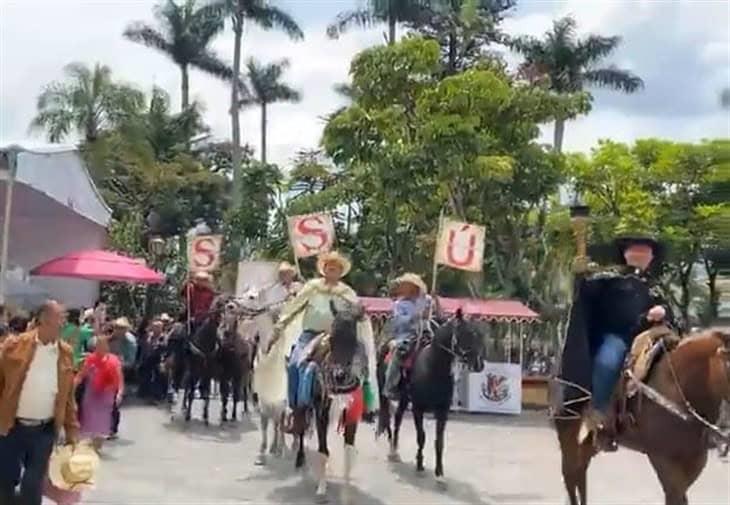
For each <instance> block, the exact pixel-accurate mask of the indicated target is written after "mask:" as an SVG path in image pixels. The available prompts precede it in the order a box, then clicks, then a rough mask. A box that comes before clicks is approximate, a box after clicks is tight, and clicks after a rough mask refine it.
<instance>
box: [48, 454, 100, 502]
mask: <svg viewBox="0 0 730 505" xmlns="http://www.w3.org/2000/svg"><path fill="white" fill-rule="evenodd" d="M98 469H99V455H98V454H97V453H96V451H95V450H94V449H93V448H92V447H91V446H90V445H89V444H88V443H82V444H79V445H77V446H76V447H75V448H74V447H72V446H70V445H65V446H61V447H56V448H55V449H54V450H53V453H51V459H50V460H49V462H48V479H49V480H50V481H51V484H53V485H54V486H55V487H57V488H58V489H63V490H66V491H83V490H86V489H93V487H94V484H95V483H96V474H97V472H98Z"/></svg>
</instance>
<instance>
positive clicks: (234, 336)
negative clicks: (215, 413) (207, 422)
mask: <svg viewBox="0 0 730 505" xmlns="http://www.w3.org/2000/svg"><path fill="white" fill-rule="evenodd" d="M239 314H240V307H239V306H238V304H237V303H236V301H235V300H234V299H232V298H231V299H229V300H228V301H227V302H226V305H225V309H224V314H223V318H222V319H221V325H220V328H219V330H218V332H219V341H220V346H219V348H218V355H217V362H218V370H217V374H216V375H217V377H218V379H219V382H220V388H221V422H223V423H224V422H227V421H228V399H229V398H230V397H232V400H233V406H232V410H231V420H233V421H236V420H237V418H238V413H237V409H238V402H239V401H243V411H244V413H248V392H249V384H250V376H251V369H252V366H253V356H254V343H253V342H252V341H250V340H249V339H248V338H246V337H245V336H244V335H242V334H241V332H239V330H238V323H239Z"/></svg>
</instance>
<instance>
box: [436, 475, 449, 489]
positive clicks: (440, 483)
mask: <svg viewBox="0 0 730 505" xmlns="http://www.w3.org/2000/svg"><path fill="white" fill-rule="evenodd" d="M436 487H437V488H438V489H439V490H441V491H446V489H447V488H448V487H449V486H448V485H447V484H446V478H445V477H444V476H443V475H441V476H437V477H436Z"/></svg>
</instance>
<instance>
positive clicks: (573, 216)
mask: <svg viewBox="0 0 730 505" xmlns="http://www.w3.org/2000/svg"><path fill="white" fill-rule="evenodd" d="M572 193H573V194H572V197H571V199H570V207H569V208H570V225H571V228H573V236H574V237H575V248H576V254H575V267H576V268H575V269H576V270H580V271H585V270H586V269H587V268H588V260H589V259H588V224H589V223H590V208H589V207H588V205H586V204H585V203H584V202H583V199H582V197H581V194H580V192H579V191H578V190H577V189H576V188H573V190H572Z"/></svg>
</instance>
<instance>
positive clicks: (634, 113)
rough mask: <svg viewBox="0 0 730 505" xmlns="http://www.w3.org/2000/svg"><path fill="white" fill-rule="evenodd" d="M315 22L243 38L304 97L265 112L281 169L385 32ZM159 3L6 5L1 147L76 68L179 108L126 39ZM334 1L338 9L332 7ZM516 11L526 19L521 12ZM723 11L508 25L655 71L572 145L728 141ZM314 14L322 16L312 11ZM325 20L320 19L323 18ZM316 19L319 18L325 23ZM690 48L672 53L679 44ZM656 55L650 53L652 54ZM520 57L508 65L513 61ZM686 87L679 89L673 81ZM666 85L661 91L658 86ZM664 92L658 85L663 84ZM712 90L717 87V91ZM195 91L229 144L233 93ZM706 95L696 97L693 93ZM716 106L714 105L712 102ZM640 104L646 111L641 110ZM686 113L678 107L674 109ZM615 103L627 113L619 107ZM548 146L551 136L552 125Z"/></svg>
mask: <svg viewBox="0 0 730 505" xmlns="http://www.w3.org/2000/svg"><path fill="white" fill-rule="evenodd" d="M308 1H309V2H310V3H311V5H312V8H311V10H312V12H313V14H312V15H311V16H309V17H310V18H316V19H319V20H318V21H316V22H311V23H309V25H308V26H305V27H304V28H305V35H306V40H305V41H303V42H299V43H294V42H291V41H289V40H287V39H286V37H285V36H284V35H282V34H280V33H277V32H268V33H265V32H261V31H260V30H256V29H252V30H250V31H249V32H248V33H247V34H246V37H245V40H244V57H248V56H249V55H255V56H256V58H258V59H259V60H260V61H263V62H268V61H273V60H278V59H281V58H284V57H286V58H289V59H290V61H291V67H290V69H289V70H288V72H287V73H286V75H285V79H286V81H287V82H288V83H289V84H291V85H292V86H294V87H296V88H298V89H300V90H301V92H302V95H303V99H302V102H301V103H299V104H284V105H277V106H274V107H272V108H271V110H270V114H269V130H268V131H269V136H268V139H269V159H270V160H271V161H274V162H277V163H280V164H283V165H286V164H288V162H289V160H290V159H291V158H292V157H293V155H294V154H295V153H296V152H297V151H298V150H300V149H303V148H314V147H316V146H317V145H318V144H319V140H320V135H321V131H322V127H323V124H322V121H321V117H322V116H324V115H325V114H327V113H329V112H331V111H332V110H333V109H335V108H336V107H338V106H339V105H341V104H342V101H341V98H340V97H339V96H338V95H337V94H336V93H335V92H334V91H333V89H332V86H333V85H334V84H336V83H338V82H344V81H346V80H347V71H348V68H349V63H350V60H351V58H352V56H353V55H355V54H356V53H357V52H358V51H360V50H361V49H363V48H365V47H367V46H370V45H373V44H376V43H382V40H383V38H382V28H376V29H373V30H369V31H357V30H355V31H353V32H352V33H351V34H348V35H346V36H344V37H342V38H341V39H340V40H338V41H331V40H329V39H327V38H326V37H325V35H324V31H325V26H326V24H327V22H328V21H330V20H331V18H333V17H334V14H335V12H337V11H338V10H340V8H341V7H340V4H339V3H337V2H332V1H328V0H317V1H315V0H308ZM155 3H156V2H155V1H153V0H137V1H128V0H116V1H102V0H99V1H95V2H86V1H82V0H44V1H41V0H0V142H1V141H3V140H9V139H13V140H20V139H23V138H24V137H26V136H27V131H26V130H27V125H28V124H29V122H30V121H31V119H32V118H33V115H34V113H35V99H36V96H37V95H38V93H39V91H40V89H41V87H42V86H43V85H44V84H46V83H48V82H50V81H52V80H55V79H59V78H61V77H62V68H63V66H64V65H65V64H67V63H69V62H71V61H83V62H86V63H90V64H93V63H94V62H97V61H99V62H102V63H105V64H108V65H109V66H110V67H111V68H112V70H113V71H114V75H115V76H116V77H117V78H119V79H122V80H126V81H129V82H133V83H135V84H137V85H138V86H139V87H140V88H142V89H144V90H149V89H150V88H151V87H152V86H153V85H158V86H161V87H163V88H164V89H166V90H167V91H168V92H170V94H171V96H172V99H173V101H174V104H176V105H177V104H179V87H180V76H179V72H178V70H177V68H176V67H175V66H174V64H173V63H172V62H171V61H170V60H168V59H167V58H165V57H164V56H163V55H161V54H159V53H156V52H155V51H153V50H151V49H147V48H145V47H142V46H139V45H136V44H133V43H131V42H129V41H126V40H125V39H124V38H123V37H122V31H123V30H124V28H125V27H126V26H127V24H128V23H129V22H131V21H135V20H145V21H149V22H153V17H152V6H153V5H154V4H155ZM333 3H335V4H336V5H333ZM520 8H523V10H526V11H527V12H521V10H520ZM727 10H728V4H727V3H726V2H724V0H723V1H721V2H712V1H703V0H698V1H692V2H685V3H681V4H680V5H677V3H676V2H655V1H648V0H641V1H631V2H627V1H607V0H569V1H566V2H529V3H528V0H522V2H520V3H518V9H517V11H516V12H515V14H514V15H513V16H512V17H510V18H508V19H507V20H506V21H505V28H506V29H507V31H509V32H510V33H528V34H532V35H536V36H540V35H542V34H543V33H544V32H545V31H546V30H547V29H549V28H550V26H551V24H552V20H553V19H554V18H555V17H558V16H561V15H565V14H568V13H573V14H575V15H576V18H577V20H578V23H579V26H580V29H581V33H586V32H592V33H603V34H614V33H617V34H622V35H624V36H625V37H624V45H623V46H622V48H621V50H620V51H619V52H618V53H617V55H616V58H614V60H613V61H614V62H616V63H618V64H620V65H622V66H625V67H629V68H633V69H635V70H636V71H637V72H638V73H640V74H642V75H643V74H644V73H646V72H649V70H647V69H653V76H648V77H652V78H653V79H655V80H654V81H652V82H648V83H647V84H648V85H647V89H646V90H645V91H644V92H643V93H642V95H637V96H636V97H622V96H620V95H615V94H610V95H608V94H597V100H596V103H595V104H594V110H593V112H592V113H591V114H590V115H589V116H588V117H586V118H582V119H580V120H579V121H576V122H574V123H571V124H569V125H568V129H567V132H566V147H567V148H570V149H581V150H586V149H589V148H590V147H591V146H593V145H594V144H595V141H596V139H598V138H605V137H612V138H617V139H624V140H632V139H633V138H635V137H645V136H661V137H668V138H676V139H681V140H693V139H699V138H702V137H703V136H718V135H724V136H730V131H728V118H727V115H726V114H725V113H723V112H722V111H720V110H719V104H718V103H717V100H718V99H717V92H719V88H720V87H722V85H723V84H725V85H727V83H728V77H729V72H730V64H729V63H728V49H727V48H728V37H729V36H730V32H729V31H728V23H729V22H730V19H729V18H728V12H727ZM315 11H316V12H315ZM320 12H321V14H320ZM320 18H321V19H320ZM672 40H674V41H675V42H674V44H680V45H681V47H685V48H688V49H690V50H688V51H685V52H683V53H682V54H681V55H678V54H677V51H676V47H677V46H676V45H675V46H674V47H673V48H672V47H671V45H670V44H669V43H668V42H669V41H672ZM232 43H233V36H232V34H231V33H230V31H229V32H227V33H225V34H224V35H222V36H221V37H220V39H219V40H218V41H217V42H216V44H215V48H216V50H217V51H218V52H219V54H220V55H221V56H222V57H224V58H226V59H228V60H229V61H230V60H231V59H232ZM647 48H650V49H647ZM687 59H692V60H694V61H695V62H699V63H702V65H703V68H704V69H707V68H710V69H712V71H711V72H710V71H709V70H704V71H705V72H707V74H706V75H692V76H691V79H686V78H684V76H683V70H684V69H685V68H695V67H692V66H689V67H687V65H688V62H687ZM514 62H516V60H515V59H514V58H513V63H514ZM680 78H681V79H682V80H681V84H679V83H678V84H676V85H675V84H673V83H674V81H675V79H680ZM657 79H658V80H659V83H657V81H656V80H657ZM662 80H663V81H665V82H667V83H669V84H665V86H663V87H662V86H661V85H659V84H661V81H662ZM716 88H717V89H716ZM191 95H192V97H193V98H195V99H199V100H201V101H202V102H204V104H205V109H206V112H205V118H206V121H207V122H208V123H209V124H210V125H211V127H212V129H213V133H214V135H215V136H217V137H219V138H228V137H229V136H230V117H229V114H228V109H229V103H228V102H229V90H228V87H227V86H226V85H225V84H224V83H222V82H220V81H217V80H215V79H212V78H210V77H208V76H206V75H203V74H201V73H199V72H196V71H193V72H192V73H191ZM692 96H700V97H701V98H699V99H697V100H696V101H692V100H690V99H689V98H688V97H692ZM713 101H714V102H713ZM642 104H645V105H644V106H643V107H641V105H642ZM677 105H683V107H684V108H683V109H677V112H673V110H674V107H675V106H677ZM618 107H622V109H621V110H619V108H618ZM241 117H242V127H243V129H244V135H243V137H244V140H245V141H246V142H248V143H250V144H251V145H252V146H254V148H255V149H256V150H257V151H258V146H259V129H260V120H259V111H258V110H253V109H252V110H249V111H246V112H244V113H243V114H242V116H241ZM546 134H547V137H546V138H550V137H551V133H550V129H549V128H546Z"/></svg>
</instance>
